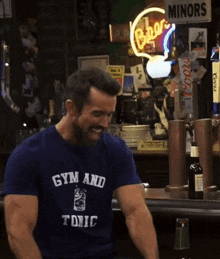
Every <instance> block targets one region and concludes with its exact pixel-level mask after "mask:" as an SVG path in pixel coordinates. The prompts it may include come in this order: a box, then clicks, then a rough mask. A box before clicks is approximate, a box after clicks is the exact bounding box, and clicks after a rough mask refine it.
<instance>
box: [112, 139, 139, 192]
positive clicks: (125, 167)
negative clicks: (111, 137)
mask: <svg viewBox="0 0 220 259" xmlns="http://www.w3.org/2000/svg"><path fill="white" fill-rule="evenodd" d="M118 145H119V146H118V147H117V148H116V152H115V153H114V162H113V170H114V189H116V188H118V187H120V186H123V185H129V184H138V183H141V179H140V177H139V175H138V173H137V169H136V165H135V161H134V158H133V154H132V152H131V150H130V149H129V148H128V147H127V145H126V143H125V142H124V141H123V140H121V139H119V141H118Z"/></svg>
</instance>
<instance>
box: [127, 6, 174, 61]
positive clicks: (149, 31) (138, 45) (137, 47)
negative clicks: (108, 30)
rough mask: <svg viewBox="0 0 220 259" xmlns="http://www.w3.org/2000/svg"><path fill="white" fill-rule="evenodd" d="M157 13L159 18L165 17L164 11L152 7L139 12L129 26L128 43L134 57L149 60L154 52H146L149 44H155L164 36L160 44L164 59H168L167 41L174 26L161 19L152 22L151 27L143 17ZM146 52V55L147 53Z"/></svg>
mask: <svg viewBox="0 0 220 259" xmlns="http://www.w3.org/2000/svg"><path fill="white" fill-rule="evenodd" d="M155 12H157V13H159V15H160V16H162V15H165V10H164V9H161V8H158V7H152V8H148V9H145V10H144V11H143V12H141V13H140V14H139V15H138V16H137V17H136V19H135V20H134V22H133V23H132V24H131V25H130V26H131V30H130V41H131V46H132V49H133V51H134V53H135V55H136V56H139V57H146V58H148V59H151V58H152V56H151V55H150V54H149V53H152V52H155V51H147V49H148V48H149V46H147V45H149V44H151V45H152V44H155V40H156V39H157V38H158V37H159V36H160V35H162V34H165V36H164V37H163V42H162V43H161V44H160V45H162V47H163V51H164V56H163V57H164V59H163V60H165V59H166V58H167V57H168V53H169V48H168V40H169V37H170V35H171V34H172V32H173V31H174V30H175V24H169V23H168V22H167V21H166V20H165V19H161V20H160V21H156V22H154V23H153V24H152V25H151V26H150V25H149V17H144V16H145V15H146V14H153V13H155ZM141 21H142V22H143V21H144V22H145V25H144V28H143V26H142V27H141V26H140V24H141ZM147 52H148V53H147Z"/></svg>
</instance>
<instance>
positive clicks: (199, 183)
mask: <svg viewBox="0 0 220 259" xmlns="http://www.w3.org/2000/svg"><path fill="white" fill-rule="evenodd" d="M195 191H196V192H202V191H203V175H202V174H195Z"/></svg>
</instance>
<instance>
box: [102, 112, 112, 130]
mask: <svg viewBox="0 0 220 259" xmlns="http://www.w3.org/2000/svg"><path fill="white" fill-rule="evenodd" d="M110 122H111V117H109V116H108V115H105V116H102V118H101V120H100V123H99V124H100V126H102V127H103V128H108V127H109V125H110Z"/></svg>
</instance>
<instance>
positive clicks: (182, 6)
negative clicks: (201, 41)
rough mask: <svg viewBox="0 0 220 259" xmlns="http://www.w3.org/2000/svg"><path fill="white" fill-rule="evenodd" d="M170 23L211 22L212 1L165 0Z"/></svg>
mask: <svg viewBox="0 0 220 259" xmlns="http://www.w3.org/2000/svg"><path fill="white" fill-rule="evenodd" d="M165 9H166V20H167V21H168V22H169V23H176V24H184V23H203V22H210V21H211V0H165Z"/></svg>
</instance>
